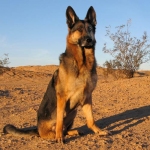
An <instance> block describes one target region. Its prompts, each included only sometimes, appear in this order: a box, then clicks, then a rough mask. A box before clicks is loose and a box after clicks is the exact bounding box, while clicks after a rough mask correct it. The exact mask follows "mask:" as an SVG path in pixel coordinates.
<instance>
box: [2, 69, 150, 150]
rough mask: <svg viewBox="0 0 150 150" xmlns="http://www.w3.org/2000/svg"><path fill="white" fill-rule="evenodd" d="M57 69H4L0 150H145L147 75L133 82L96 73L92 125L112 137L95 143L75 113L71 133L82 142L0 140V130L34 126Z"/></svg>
mask: <svg viewBox="0 0 150 150" xmlns="http://www.w3.org/2000/svg"><path fill="white" fill-rule="evenodd" d="M57 68H58V66H23V67H16V68H9V69H8V68H7V69H5V71H3V73H2V74H1V75H0V104H1V105H0V120H1V124H0V132H1V133H0V150H5V149H9V150H13V149H20V148H21V149H30V150H35V149H36V150H40V149H43V150H47V149H52V150H53V149H62V150H63V149H64V150H65V149H69V150H70V149H72V150H78V149H81V150H82V149H83V150H85V149H92V150H97V149H102V150H105V149H106V150H107V149H110V150H124V149H129V150H148V149H150V127H149V125H150V76H149V75H150V72H149V71H147V72H139V73H137V74H136V75H135V77H134V78H132V79H120V80H115V79H114V78H113V77H112V76H108V77H107V78H106V77H105V76H104V74H103V70H102V68H97V72H98V83H97V87H96V89H95V90H94V92H93V114H94V118H95V120H96V124H97V125H98V126H99V127H100V128H102V129H106V130H109V131H111V132H112V135H111V136H107V137H100V136H99V135H96V134H94V133H93V132H92V131H91V130H89V129H88V128H87V126H86V125H85V124H86V120H85V118H84V116H83V113H82V109H81V108H80V107H79V109H78V114H77V117H76V119H75V123H74V126H73V127H74V128H78V129H79V130H83V131H84V133H85V135H84V136H73V137H70V136H66V144H64V145H62V144H59V143H54V142H52V141H50V140H44V139H41V138H40V137H35V136H31V137H15V136H11V135H4V134H3V131H2V129H3V126H4V125H5V124H14V125H15V126H17V127H19V128H21V127H22V128H24V127H30V126H35V125H36V116H37V115H36V113H37V110H38V108H39V104H40V102H41V100H42V98H43V95H44V93H45V90H46V88H47V85H48V83H49V81H50V79H51V77H52V74H53V72H54V71H55V70H56V69H57Z"/></svg>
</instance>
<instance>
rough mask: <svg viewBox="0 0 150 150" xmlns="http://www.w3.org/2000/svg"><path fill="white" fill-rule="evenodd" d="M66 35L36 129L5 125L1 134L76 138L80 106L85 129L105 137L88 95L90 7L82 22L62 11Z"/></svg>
mask: <svg viewBox="0 0 150 150" xmlns="http://www.w3.org/2000/svg"><path fill="white" fill-rule="evenodd" d="M66 17H67V24H68V35H67V42H66V43H67V45H66V51H65V52H64V53H63V54H61V55H60V65H59V69H58V70H56V71H55V73H54V75H53V77H52V79H51V81H50V83H49V85H48V88H47V91H46V93H45V95H44V98H43V100H42V102H41V105H40V107H39V110H38V114H37V129H36V128H35V129H33V130H23V129H18V128H16V127H14V126H13V125H6V126H5V127H4V132H5V133H12V134H17V135H18V134H19V135H20V134H21V135H28V134H34V133H35V132H36V131H37V133H38V134H39V136H40V137H42V138H46V139H56V141H58V142H62V141H63V138H64V135H65V134H69V135H74V134H80V133H79V131H77V130H70V129H71V127H72V124H73V121H74V118H75V116H76V113H77V107H78V106H79V105H80V106H81V107H82V110H83V112H84V114H85V117H86V120H87V126H88V127H89V128H90V129H92V130H93V131H94V132H95V133H99V134H100V135H107V132H106V131H102V130H101V129H100V128H98V127H97V126H96V125H95V123H94V119H93V114H92V92H93V90H94V88H95V86H96V83H97V74H96V60H95V44H96V40H95V26H96V13H95V11H94V9H93V7H92V6H91V7H90V8H89V10H88V12H87V15H86V17H85V19H84V20H79V18H78V17H77V15H76V13H75V11H74V10H73V9H72V7H70V6H69V7H68V8H67V10H66Z"/></svg>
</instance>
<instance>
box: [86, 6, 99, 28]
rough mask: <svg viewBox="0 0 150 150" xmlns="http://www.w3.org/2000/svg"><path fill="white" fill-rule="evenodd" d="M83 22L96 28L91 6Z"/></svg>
mask: <svg viewBox="0 0 150 150" xmlns="http://www.w3.org/2000/svg"><path fill="white" fill-rule="evenodd" d="M85 20H86V21H88V22H90V23H91V24H92V25H94V26H96V24H97V21H96V13H95V10H94V8H93V7H92V6H91V7H90V8H89V10H88V12H87V14H86V17H85Z"/></svg>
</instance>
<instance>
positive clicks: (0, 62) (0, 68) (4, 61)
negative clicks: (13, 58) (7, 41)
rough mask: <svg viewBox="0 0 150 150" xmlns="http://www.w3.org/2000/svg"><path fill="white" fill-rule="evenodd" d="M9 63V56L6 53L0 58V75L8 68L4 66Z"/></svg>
mask: <svg viewBox="0 0 150 150" xmlns="http://www.w3.org/2000/svg"><path fill="white" fill-rule="evenodd" d="M8 64H9V58H8V54H4V58H3V57H2V58H0V75H1V74H3V73H4V72H5V71H6V70H8V68H4V67H7V65H8Z"/></svg>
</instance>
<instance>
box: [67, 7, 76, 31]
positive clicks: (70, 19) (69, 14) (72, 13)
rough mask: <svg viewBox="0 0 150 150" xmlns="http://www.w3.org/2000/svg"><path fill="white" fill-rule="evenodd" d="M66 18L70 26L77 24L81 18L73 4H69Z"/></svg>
mask: <svg viewBox="0 0 150 150" xmlns="http://www.w3.org/2000/svg"><path fill="white" fill-rule="evenodd" d="M66 18H67V24H68V27H69V28H71V27H72V26H73V25H74V24H75V22H76V21H78V20H79V18H78V16H77V15H76V13H75V11H74V10H73V8H72V7H71V6H68V8H67V10H66Z"/></svg>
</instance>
